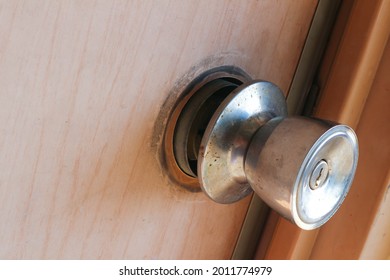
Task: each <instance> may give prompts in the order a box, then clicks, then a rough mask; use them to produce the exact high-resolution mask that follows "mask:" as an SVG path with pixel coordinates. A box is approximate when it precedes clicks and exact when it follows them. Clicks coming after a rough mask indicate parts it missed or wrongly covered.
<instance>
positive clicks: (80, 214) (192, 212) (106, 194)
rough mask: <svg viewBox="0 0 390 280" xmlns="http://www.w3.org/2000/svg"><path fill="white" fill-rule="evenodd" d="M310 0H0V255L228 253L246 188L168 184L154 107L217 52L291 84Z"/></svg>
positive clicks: (216, 60)
mask: <svg viewBox="0 0 390 280" xmlns="http://www.w3.org/2000/svg"><path fill="white" fill-rule="evenodd" d="M315 6H316V2H315V1H299V2H296V1H195V0H194V1H179V0H177V1H102V0H101V1H100V0H99V1H49V0H46V1H44V0H37V1H22V0H20V1H16V0H15V1H5V0H4V1H1V2H0V26H1V28H0V132H1V137H0V164H1V166H0V170H1V171H0V205H1V211H0V224H1V226H0V258H7V259H8V258H24V259H29V258H45V259H46V258H83V259H84V258H91V259H97V258H103V259H107V258H150V259H155V258H164V259H168V258H186V259H210V258H230V256H231V254H232V251H233V248H234V244H235V242H236V239H237V236H238V234H239V231H240V227H241V224H242V221H243V218H244V216H245V213H246V209H247V205H248V201H249V200H248V199H246V200H244V201H241V202H239V203H236V204H233V205H219V204H216V203H213V202H211V201H210V200H209V199H208V198H206V197H205V195H203V194H202V193H196V194H194V193H189V192H187V191H184V190H182V189H181V188H180V187H179V186H175V185H174V184H172V183H171V182H170V181H169V180H168V179H167V176H166V174H165V173H164V172H165V171H163V170H161V168H160V166H159V164H158V160H157V157H158V154H157V151H156V149H155V148H156V146H158V145H159V144H160V143H159V142H156V141H157V140H158V138H153V136H155V134H156V133H158V132H156V131H153V129H154V128H155V127H158V125H156V122H157V124H159V122H161V124H162V125H163V124H164V123H163V121H164V120H161V119H157V116H161V114H160V108H161V106H162V104H163V103H164V101H165V100H166V99H167V97H168V96H169V94H171V89H172V88H174V87H175V85H177V83H178V82H179V81H183V79H184V80H185V79H189V78H191V77H192V76H193V75H196V74H197V73H200V72H201V71H203V70H206V69H208V68H211V67H217V66H221V65H236V66H238V67H241V68H242V69H244V70H245V71H247V72H248V73H249V74H250V75H252V76H253V77H258V78H262V79H267V80H270V81H273V82H275V83H277V84H278V85H279V86H280V87H281V88H282V89H283V90H285V91H286V90H287V89H288V87H289V85H290V83H291V79H292V76H293V73H294V70H295V68H296V64H297V61H298V59H299V55H300V52H301V49H302V46H303V42H304V40H305V36H306V34H307V30H308V27H309V25H310V21H311V18H312V15H313V12H314V9H315ZM156 139H157V140H156ZM153 141H154V142H153Z"/></svg>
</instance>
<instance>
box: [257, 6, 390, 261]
mask: <svg viewBox="0 0 390 280" xmlns="http://www.w3.org/2000/svg"><path fill="white" fill-rule="evenodd" d="M389 33H390V2H389V1H386V0H382V1H381V0H378V1H346V2H343V6H342V9H341V11H340V17H339V19H338V23H337V24H336V28H335V30H334V35H333V36H332V40H331V41H330V44H329V49H328V51H327V53H326V55H325V58H324V62H323V66H322V68H321V71H320V75H319V84H320V85H321V87H322V89H321V98H320V100H319V103H318V106H317V108H316V111H315V116H316V117H320V118H324V119H330V120H334V121H338V122H341V123H346V124H349V125H350V126H352V127H353V128H354V129H356V131H357V134H358V138H359V140H360V141H359V143H360V144H359V149H360V153H361V155H360V159H359V164H358V170H357V173H356V177H355V180H354V183H353V185H352V187H351V191H350V193H349V194H348V196H347V198H346V200H345V202H344V203H343V205H342V206H341V207H340V209H339V211H338V212H337V213H336V214H335V216H334V217H333V218H332V219H331V220H330V221H329V222H328V223H327V224H325V225H324V226H323V227H322V228H320V229H318V230H314V231H310V232H307V231H303V230H300V229H299V228H297V227H295V226H292V225H291V224H290V223H289V222H287V221H286V220H283V219H281V218H279V217H275V216H272V217H274V220H273V221H270V224H271V225H272V224H275V225H276V226H274V231H273V232H272V234H270V233H268V235H267V236H268V240H269V241H268V242H267V244H264V242H265V241H264V242H263V243H261V244H260V245H261V246H260V249H259V252H258V256H265V258H270V259H308V258H313V259H356V258H386V256H388V253H389V250H388V247H387V246H388V244H389V242H388V237H387V235H388V234H389V230H390V229H389V228H388V225H389V223H388V222H387V221H386V217H387V218H388V217H389V214H388V213H389V206H388V205H389V202H388V201H387V200H386V198H387V197H388V195H387V189H388V184H389V181H388V178H389V177H388V172H389V169H388V167H389V152H388V149H389V145H388V139H389V130H388V128H389V126H388V121H389V119H390V117H389V111H388V108H389V92H388V83H387V81H385V80H386V79H388V76H389V71H388V69H389V64H388V58H387V56H386V55H385V56H383V51H384V50H385V48H386V43H387V41H388V38H389ZM387 48H388V47H387ZM378 67H379V68H378ZM378 69H379V70H378ZM384 77H386V78H384ZM275 219H276V221H275ZM382 246H384V247H382ZM260 250H262V252H265V253H261V252H260Z"/></svg>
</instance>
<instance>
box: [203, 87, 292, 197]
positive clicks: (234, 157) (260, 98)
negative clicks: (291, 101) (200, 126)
mask: <svg viewBox="0 0 390 280" xmlns="http://www.w3.org/2000/svg"><path fill="white" fill-rule="evenodd" d="M285 116H287V106H286V102H285V98H284V95H283V93H282V92H281V90H280V89H279V88H278V87H277V86H275V85H274V84H272V83H270V82H265V81H252V82H251V83H249V84H245V85H243V86H239V87H237V88H236V89H235V90H234V91H233V92H232V93H231V94H230V95H229V96H227V97H226V98H225V100H224V101H223V102H222V103H221V105H220V106H219V107H218V109H217V110H216V112H215V113H214V115H213V116H212V118H211V120H210V121H209V124H208V126H207V128H206V131H205V133H204V135H203V138H202V142H201V145H200V150H199V156H198V168H197V170H198V177H199V181H200V185H201V188H202V189H203V191H204V192H205V193H206V194H207V195H208V196H209V197H210V198H211V199H212V200H214V201H216V202H218V203H233V202H235V201H238V200H240V199H242V198H244V197H245V196H247V195H248V194H250V193H251V192H252V188H251V186H250V185H249V183H248V181H247V178H246V175H245V170H244V164H245V155H246V152H247V149H248V146H249V143H250V141H251V138H252V136H253V134H254V133H255V132H256V130H258V129H259V128H260V127H261V126H263V125H264V124H265V123H267V122H268V121H269V120H270V119H272V118H275V117H285Z"/></svg>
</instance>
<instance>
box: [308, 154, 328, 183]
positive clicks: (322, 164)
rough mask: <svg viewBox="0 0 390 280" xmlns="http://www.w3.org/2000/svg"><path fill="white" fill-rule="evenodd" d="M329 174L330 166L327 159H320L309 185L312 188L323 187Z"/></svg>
mask: <svg viewBox="0 0 390 280" xmlns="http://www.w3.org/2000/svg"><path fill="white" fill-rule="evenodd" d="M328 175H329V166H328V163H327V162H326V161H325V160H323V159H322V160H320V161H319V162H318V163H317V165H316V166H315V167H314V169H313V171H312V172H311V175H310V181H309V185H310V188H311V189H312V190H316V189H318V188H319V187H321V186H322V185H323V184H324V182H325V180H326V179H327V178H328Z"/></svg>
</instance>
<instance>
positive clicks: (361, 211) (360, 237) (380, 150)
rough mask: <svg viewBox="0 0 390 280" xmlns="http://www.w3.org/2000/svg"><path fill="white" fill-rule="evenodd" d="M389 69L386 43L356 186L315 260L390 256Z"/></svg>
mask: <svg viewBox="0 0 390 280" xmlns="http://www.w3.org/2000/svg"><path fill="white" fill-rule="evenodd" d="M389 69H390V43H389V42H388V43H387V47H386V49H385V53H384V55H383V57H382V60H381V63H380V65H379V68H378V71H377V74H376V76H375V79H374V81H373V83H372V88H371V90H370V93H369V96H368V98H367V101H366V104H365V106H364V109H363V112H362V114H361V117H360V121H359V124H358V126H357V128H356V133H357V136H358V138H359V147H360V157H359V165H358V168H357V171H356V177H355V180H354V184H353V187H352V188H351V191H350V193H349V195H348V199H346V201H345V203H344V205H343V207H342V208H340V213H339V215H336V216H335V217H334V219H332V221H331V222H329V224H327V225H326V226H324V228H322V229H321V230H320V232H319V234H318V238H317V241H316V243H315V246H314V248H313V251H312V254H311V257H312V258H317V259H318V258H322V259H324V258H325V259H329V258H332V259H334V258H336V259H358V258H368V259H373V258H374V259H377V258H379V259H385V258H386V257H387V256H388V254H389V252H390V239H389V236H388V235H390V223H389V220H390V212H389V210H390V208H389V206H390V201H389V200H387V198H388V191H389V188H390V180H389V179H390V178H389V174H390V144H389V143H390V142H389V141H390V125H389V121H390V110H389V108H390V80H389V73H390V72H389ZM331 240H332V241H331Z"/></svg>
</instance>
